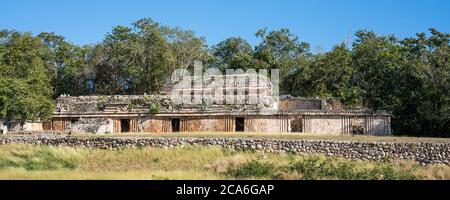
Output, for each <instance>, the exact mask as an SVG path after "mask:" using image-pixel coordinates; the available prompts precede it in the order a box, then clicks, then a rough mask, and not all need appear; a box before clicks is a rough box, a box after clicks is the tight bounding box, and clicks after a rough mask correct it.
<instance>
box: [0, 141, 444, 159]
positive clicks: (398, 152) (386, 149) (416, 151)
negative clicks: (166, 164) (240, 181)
mask: <svg viewBox="0 0 450 200" xmlns="http://www.w3.org/2000/svg"><path fill="white" fill-rule="evenodd" d="M1 144H32V145H54V146H71V147H89V148H100V149H117V148H126V147H156V148H177V147H183V146H186V145H203V146H221V147H223V148H231V149H235V150H259V151H264V152H279V153H283V152H292V153H296V154H302V153H312V154H321V155H325V156H338V157H344V158H348V159H358V160H373V161H394V160H412V161H415V162H418V163H421V164H434V163H440V164H446V165H450V143H448V142H447V143H425V142H355V141H330V140H327V141H322V140H280V139H249V138H191V137H189V138H182V137H166V138H162V137H158V138H153V137H124V138H122V137H112V138H111V137H109V138H108V137H97V138H95V137H88V138H86V137H84V138H78V137H71V136H66V135H57V134H41V135H6V136H0V145H1Z"/></svg>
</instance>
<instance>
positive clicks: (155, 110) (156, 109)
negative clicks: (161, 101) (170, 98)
mask: <svg viewBox="0 0 450 200" xmlns="http://www.w3.org/2000/svg"><path fill="white" fill-rule="evenodd" d="M150 113H151V114H157V113H159V106H158V105H157V104H154V103H152V104H151V105H150Z"/></svg>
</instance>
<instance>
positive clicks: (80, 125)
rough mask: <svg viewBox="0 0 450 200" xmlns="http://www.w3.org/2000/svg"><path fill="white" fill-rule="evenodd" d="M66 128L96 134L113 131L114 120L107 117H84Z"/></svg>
mask: <svg viewBox="0 0 450 200" xmlns="http://www.w3.org/2000/svg"><path fill="white" fill-rule="evenodd" d="M66 130H67V131H72V132H81V133H96V134H105V133H113V120H112V119H105V118H83V119H80V120H78V121H76V122H74V123H70V124H69V126H68V127H67V128H66Z"/></svg>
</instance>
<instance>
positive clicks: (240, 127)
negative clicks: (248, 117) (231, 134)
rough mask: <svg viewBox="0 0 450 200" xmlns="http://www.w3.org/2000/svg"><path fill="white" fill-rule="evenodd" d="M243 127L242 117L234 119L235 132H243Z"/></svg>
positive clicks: (243, 119)
mask: <svg viewBox="0 0 450 200" xmlns="http://www.w3.org/2000/svg"><path fill="white" fill-rule="evenodd" d="M244 125H245V118H244V117H236V120H235V131H236V132H243V131H244Z"/></svg>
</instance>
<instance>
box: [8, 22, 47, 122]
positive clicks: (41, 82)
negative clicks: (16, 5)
mask: <svg viewBox="0 0 450 200" xmlns="http://www.w3.org/2000/svg"><path fill="white" fill-rule="evenodd" d="M46 50H47V49H46V46H45V45H44V44H42V42H41V40H40V39H39V38H37V37H33V36H32V35H31V34H30V33H23V34H22V33H19V32H16V31H7V30H2V31H0V105H1V108H0V114H1V116H0V118H3V119H6V120H7V121H11V120H14V121H21V122H23V121H25V120H38V119H41V120H45V119H47V118H49V117H50V116H51V114H52V113H53V108H54V104H53V101H52V99H51V97H52V94H53V91H52V87H51V82H50V80H51V79H50V76H51V75H50V73H49V70H48V69H47V68H46V65H45V64H46V60H45V52H46Z"/></svg>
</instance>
